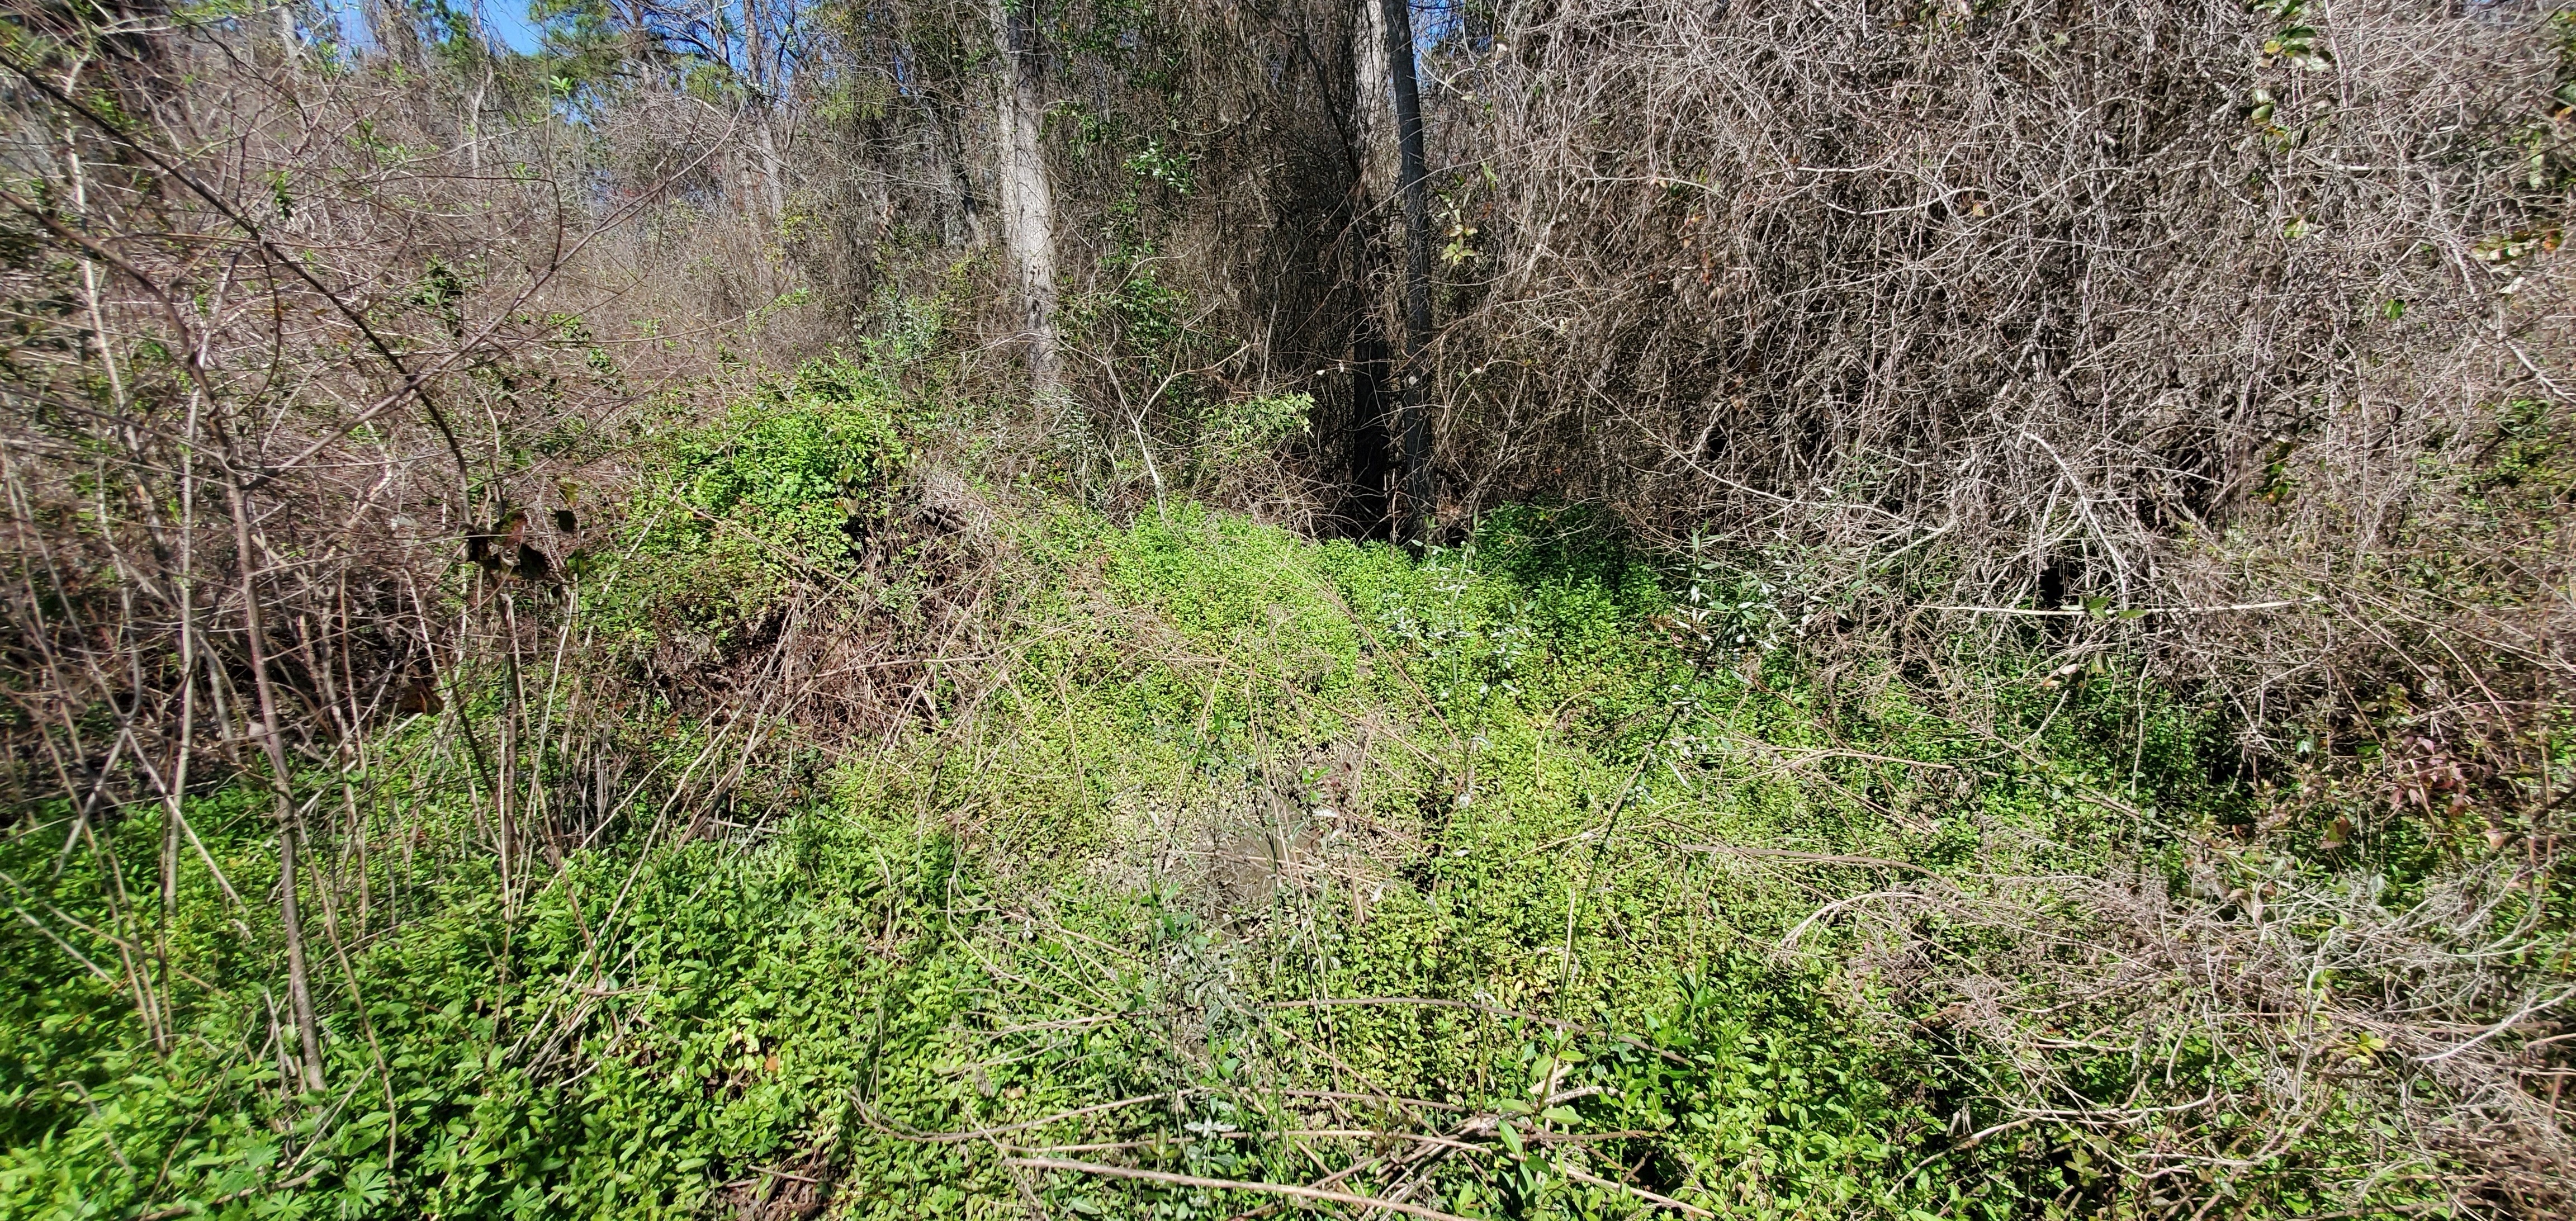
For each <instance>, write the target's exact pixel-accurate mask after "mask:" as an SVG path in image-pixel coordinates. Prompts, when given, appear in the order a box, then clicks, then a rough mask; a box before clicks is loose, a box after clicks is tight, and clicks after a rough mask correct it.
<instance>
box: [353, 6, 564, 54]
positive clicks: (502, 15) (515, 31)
mask: <svg viewBox="0 0 2576 1221" xmlns="http://www.w3.org/2000/svg"><path fill="white" fill-rule="evenodd" d="M320 7H321V9H322V13H323V16H324V18H325V19H326V20H328V21H330V22H331V23H333V24H336V25H338V26H339V27H340V32H341V36H342V37H343V38H345V39H347V40H348V41H349V42H351V43H355V44H357V45H360V46H372V45H374V43H375V38H374V36H373V34H372V33H371V32H370V31H369V30H368V29H367V18H366V13H365V11H364V10H363V9H362V8H361V7H360V6H359V5H358V4H356V3H355V2H354V0H321V5H320ZM466 7H469V8H471V9H472V10H473V11H474V13H475V16H476V17H477V18H479V19H480V20H481V21H482V23H483V29H484V30H485V31H486V32H487V33H489V34H490V35H491V36H492V37H494V38H497V39H499V40H500V41H501V43H502V44H503V45H505V46H507V47H509V48H510V49H511V50H514V51H533V50H536V49H537V27H536V23H535V22H532V21H530V20H528V3H527V0H488V2H487V0H470V2H469V3H467V5H466Z"/></svg>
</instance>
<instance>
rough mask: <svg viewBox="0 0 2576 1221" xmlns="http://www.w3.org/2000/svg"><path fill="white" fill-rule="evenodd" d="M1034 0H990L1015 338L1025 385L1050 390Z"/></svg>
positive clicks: (1049, 199) (1051, 276)
mask: <svg viewBox="0 0 2576 1221" xmlns="http://www.w3.org/2000/svg"><path fill="white" fill-rule="evenodd" d="M1034 2H1035V0H994V13H993V26H994V37H995V39H996V40H997V42H998V44H999V46H1000V48H1001V52H1002V73H1003V79H1002V87H1001V118H1002V148H1001V152H1002V166H1001V170H1002V172H1001V175H1000V178H1001V196H1002V240H1003V242H1004V243H1005V244H1007V245H1008V246H1009V247H1010V256H1011V270H1012V275H1013V278H1014V280H1015V281H1016V283H1015V287H1016V288H1017V290H1018V297H1019V300H1018V302H1017V303H1016V304H1017V306H1018V316H1017V318H1016V319H1015V321H1016V323H1017V325H1018V327H1019V336H1020V340H1021V343H1022V344H1023V347H1024V350H1025V352H1026V353H1027V360H1028V366H1029V383H1030V386H1031V388H1032V389H1034V390H1035V391H1037V393H1038V394H1040V395H1041V396H1052V395H1053V394H1054V393H1055V392H1056V390H1057V388H1058V386H1059V384H1060V381H1061V374H1060V371H1059V370H1058V367H1057V361H1056V342H1055V338H1056V337H1055V198H1054V195H1053V193H1052V192H1051V191H1050V190H1049V188H1048V183H1047V174H1046V161H1045V157H1044V155H1043V152H1042V150H1041V149H1040V148H1039V145H1038V132H1039V125H1040V123H1041V122H1042V121H1043V120H1044V119H1045V117H1046V106H1045V103H1044V101H1043V99H1041V97H1040V96H1039V92H1038V84H1039V71H1040V68H1041V62H1040V56H1039V51H1038V31H1037V15H1036V14H1035V12H1033V11H1032V10H1031V8H1030V6H1031V5H1032V4H1033V3H1034Z"/></svg>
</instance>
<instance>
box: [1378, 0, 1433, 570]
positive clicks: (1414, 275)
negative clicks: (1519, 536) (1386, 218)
mask: <svg viewBox="0 0 2576 1221" xmlns="http://www.w3.org/2000/svg"><path fill="white" fill-rule="evenodd" d="M1380 3H1381V8H1382V10H1383V11H1384V13H1385V14H1386V58H1387V67H1388V69H1389V70H1390V75H1391V77H1392V83H1393V85H1394V88H1395V129H1396V149H1397V165H1398V168H1397V173H1398V179H1397V184H1396V190H1397V193H1398V194H1400V195H1401V196H1402V197H1403V201H1404V368H1403V371H1402V372H1401V373H1400V374H1398V376H1397V378H1396V388H1397V396H1398V400H1399V402H1401V404H1402V410H1403V422H1404V423H1403V447H1404V510H1403V512H1404V517H1403V527H1402V530H1401V531H1400V536H1401V538H1402V539H1403V541H1404V542H1405V544H1406V545H1408V546H1412V547H1416V548H1418V547H1420V546H1422V545H1423V544H1424V543H1425V542H1426V541H1428V538H1427V536H1428V534H1429V533H1430V528H1431V509H1432V497H1433V494H1434V493H1433V489H1432V481H1431V407H1430V403H1429V384H1428V383H1429V371H1428V370H1426V369H1424V368H1423V367H1422V353H1423V349H1424V348H1426V347H1427V346H1429V344H1430V341H1431V206H1430V201H1429V200H1427V199H1426V198H1424V190H1425V187H1424V184H1423V179H1424V178H1426V177H1428V176H1429V169H1428V167H1427V166H1426V164H1425V162H1426V160H1427V158H1426V157H1425V155H1424V153H1423V149H1422V95H1421V92H1420V90H1419V88H1418V87H1417V86H1416V84H1415V81H1414V45H1413V12H1412V7H1411V5H1410V4H1409V3H1408V2H1407V0H1380Z"/></svg>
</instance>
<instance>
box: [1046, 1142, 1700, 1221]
mask: <svg viewBox="0 0 2576 1221" xmlns="http://www.w3.org/2000/svg"><path fill="white" fill-rule="evenodd" d="M1002 1164H1003V1165H1005V1166H1021V1167H1026V1168H1028V1169H1031V1170H1070V1171H1074V1172H1076V1173H1078V1174H1096V1175H1100V1176H1101V1177H1103V1178H1112V1179H1140V1180H1143V1181H1145V1182H1148V1183H1169V1184H1171V1185H1172V1186H1174V1187H1205V1188H1209V1189H1211V1190H1215V1191H1253V1192H1262V1193H1265V1194H1269V1195H1275V1196H1295V1197H1297V1198H1298V1199H1301V1200H1324V1201H1327V1202H1330V1203H1334V1204H1350V1205H1355V1206H1358V1207H1361V1208H1384V1209H1391V1210H1393V1211H1395V1212H1400V1213H1405V1214H1408V1215H1411V1216H1416V1217H1426V1218H1429V1219H1430V1221H1467V1218H1465V1217H1461V1216H1459V1215H1457V1214H1456V1213H1444V1212H1442V1211H1440V1210H1439V1209H1436V1208H1424V1207H1423V1206H1421V1205H1419V1204H1406V1203H1403V1202H1402V1201H1398V1200H1381V1199H1378V1198H1376V1197H1374V1196H1363V1195H1353V1194H1352V1193H1350V1192H1347V1191H1327V1190H1324V1189H1323V1188H1320V1187H1297V1186H1292V1185H1290V1184H1287V1183H1255V1182H1251V1181H1249V1180H1244V1179H1203V1178H1200V1177H1198V1176H1197V1175H1194V1174H1168V1173H1165V1172H1163V1171H1160V1170H1139V1169H1137V1168H1135V1167H1133V1166H1104V1165H1102V1164H1100V1163H1098V1162H1072V1161H1065V1160H1062V1159H1060V1158H1052V1157H1014V1158H1006V1159H1004V1160H1003V1162H1002ZM1702 1215H1706V1214H1702Z"/></svg>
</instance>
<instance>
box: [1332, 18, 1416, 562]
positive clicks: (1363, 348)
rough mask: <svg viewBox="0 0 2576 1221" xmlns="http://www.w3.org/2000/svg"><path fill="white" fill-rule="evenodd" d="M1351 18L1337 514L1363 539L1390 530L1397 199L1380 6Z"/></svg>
mask: <svg viewBox="0 0 2576 1221" xmlns="http://www.w3.org/2000/svg"><path fill="white" fill-rule="evenodd" d="M1357 8H1358V12H1357V14H1356V20H1355V21H1354V22H1353V23H1352V26H1353V28H1352V31H1351V32H1352V46H1351V67H1352V73H1351V76H1352V80H1351V86H1352V88H1351V124H1350V127H1349V128H1348V129H1347V130H1348V133H1349V139H1350V150H1351V168H1352V178H1353V186H1354V191H1353V195H1352V199H1351V215H1352V217H1353V226H1352V232H1353V235H1354V237H1355V239H1356V240H1354V241H1353V242H1352V243H1351V244H1350V246H1349V247H1348V251H1349V254H1348V258H1349V266H1348V268H1347V270H1348V273H1349V276H1350V280H1349V282H1350V283H1353V284H1356V285H1359V286H1360V302H1361V304H1360V308H1359V310H1358V311H1357V312H1356V314H1355V316H1354V319H1353V322H1352V326H1351V341H1350V350H1351V358H1350V371H1351V420H1350V424H1351V431H1350V462H1349V466H1348V468H1347V478H1348V480H1349V488H1350V493H1349V499H1348V500H1347V501H1346V502H1345V507H1344V509H1343V514H1344V516H1345V517H1346V518H1348V519H1349V521H1350V522H1351V524H1352V525H1353V526H1355V527H1356V528H1357V529H1358V530H1359V532H1360V534H1361V535H1362V536H1363V537H1366V538H1386V537H1389V536H1391V535H1392V534H1393V533H1394V509H1395V500H1394V496H1395V489H1394V488H1393V487H1392V486H1390V485H1389V482H1388V481H1389V479H1390V477H1391V476H1392V475H1393V474H1394V473H1395V464H1394V462H1393V461H1392V458H1393V454H1392V447H1393V444H1394V440H1395V430H1396V429H1397V428H1399V427H1401V424H1402V421H1401V420H1400V419H1399V418H1398V414H1399V406H1398V404H1399V401H1400V400H1398V399H1397V398H1396V396H1395V395H1394V394H1393V393H1392V387H1390V386H1389V385H1388V368H1387V343H1386V335H1387V331H1388V329H1389V328H1388V325H1387V323H1388V318H1387V316H1386V315H1387V310H1386V304H1387V302H1386V299H1385V297H1384V296H1383V295H1382V294H1381V292H1380V284H1379V281H1378V276H1377V273H1378V270H1379V268H1380V267H1382V266H1383V262H1382V259H1381V256H1382V253H1383V251H1384V250H1385V248H1386V236H1387V233H1386V230H1387V225H1386V220H1387V218H1386V215H1385V214H1384V213H1382V212H1381V211H1379V209H1381V208H1382V207H1384V206H1385V205H1386V204H1387V203H1388V202H1389V201H1391V200H1393V199H1394V198H1395V197H1396V183H1397V175H1396V153H1395V145H1396V129H1395V93H1394V82H1393V79H1392V75H1391V71H1392V70H1391V69H1389V68H1388V66H1387V55H1386V48H1387V34H1386V8H1385V6H1384V5H1382V4H1381V3H1380V2H1379V0H1360V3H1359V5H1358V6H1357Z"/></svg>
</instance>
